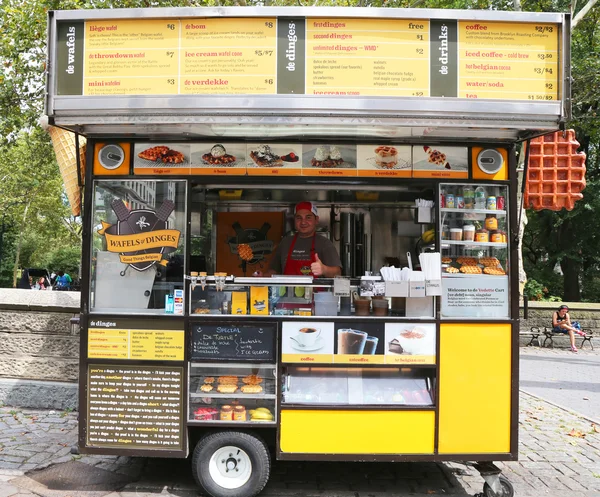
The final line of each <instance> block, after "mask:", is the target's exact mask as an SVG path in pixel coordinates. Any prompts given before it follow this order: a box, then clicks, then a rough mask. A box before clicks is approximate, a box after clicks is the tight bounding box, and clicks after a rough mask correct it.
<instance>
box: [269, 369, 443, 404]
mask: <svg viewBox="0 0 600 497" xmlns="http://www.w3.org/2000/svg"><path fill="white" fill-rule="evenodd" d="M434 385H435V369H433V370H431V369H415V368H334V367H317V366H313V367H302V366H287V367H286V368H285V372H284V374H283V380H282V397H281V403H282V404H285V405H323V406H346V405H347V406H353V407H354V406H374V405H380V406H383V405H387V406H433V405H434V399H435V391H434Z"/></svg>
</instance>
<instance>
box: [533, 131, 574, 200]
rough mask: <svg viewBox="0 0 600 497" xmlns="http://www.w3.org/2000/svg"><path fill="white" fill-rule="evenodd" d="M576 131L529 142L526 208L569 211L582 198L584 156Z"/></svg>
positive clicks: (556, 133)
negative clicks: (576, 137) (579, 149)
mask: <svg viewBox="0 0 600 497" xmlns="http://www.w3.org/2000/svg"><path fill="white" fill-rule="evenodd" d="M578 148H579V142H578V141H577V140H576V139H575V131H574V130H572V129H569V130H567V131H565V132H564V134H563V132H562V131H557V132H555V133H549V134H547V135H543V136H540V137H538V138H534V139H533V140H531V142H530V149H529V164H528V168H527V180H526V184H525V199H524V201H525V207H526V208H531V209H533V210H536V211H541V210H544V209H548V210H552V211H559V210H561V209H562V208H563V207H564V208H565V209H567V210H568V211H570V210H572V209H573V207H575V202H577V201H578V200H580V199H582V198H583V193H581V192H582V191H583V189H584V188H585V158H586V156H585V154H584V153H583V152H577V149H578Z"/></svg>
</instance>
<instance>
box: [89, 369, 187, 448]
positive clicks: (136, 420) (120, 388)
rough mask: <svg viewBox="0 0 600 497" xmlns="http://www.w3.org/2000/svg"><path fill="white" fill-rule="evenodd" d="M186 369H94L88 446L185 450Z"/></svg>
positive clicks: (90, 399)
mask: <svg viewBox="0 0 600 497" xmlns="http://www.w3.org/2000/svg"><path fill="white" fill-rule="evenodd" d="M183 376H184V375H183V368H180V367H178V368H168V367H146V366H114V365H113V366H110V365H105V364H102V365H92V364H90V365H89V366H88V371H87V392H88V397H87V405H88V408H87V430H86V433H87V440H86V444H87V446H93V447H119V448H123V449H152V450H183V436H184V434H183Z"/></svg>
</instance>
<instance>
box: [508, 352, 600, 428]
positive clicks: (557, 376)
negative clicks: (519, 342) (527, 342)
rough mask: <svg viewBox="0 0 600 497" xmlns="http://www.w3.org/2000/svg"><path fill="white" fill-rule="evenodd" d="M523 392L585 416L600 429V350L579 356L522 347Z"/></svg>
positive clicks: (579, 354)
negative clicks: (599, 426)
mask: <svg viewBox="0 0 600 497" xmlns="http://www.w3.org/2000/svg"><path fill="white" fill-rule="evenodd" d="M520 356H521V357H520V369H521V370H520V373H519V387H520V388H521V390H523V391H525V392H528V393H531V394H533V395H536V396H538V397H542V398H543V399H545V400H547V401H550V402H552V403H553V404H557V405H559V406H564V407H567V408H569V409H570V410H573V411H575V412H578V413H580V414H583V415H584V416H586V417H587V418H588V419H590V420H592V421H595V422H596V424H598V425H600V376H599V373H600V347H596V350H594V351H592V350H591V349H590V348H589V347H588V348H586V349H583V350H581V349H580V350H579V352H577V353H576V354H574V353H572V352H569V351H565V350H557V349H550V350H548V349H541V348H539V347H522V348H521V354H520Z"/></svg>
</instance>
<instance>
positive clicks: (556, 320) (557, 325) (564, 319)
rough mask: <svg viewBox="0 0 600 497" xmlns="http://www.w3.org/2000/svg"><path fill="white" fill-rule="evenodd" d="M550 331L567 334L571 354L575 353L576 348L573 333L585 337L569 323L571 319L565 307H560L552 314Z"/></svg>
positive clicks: (567, 308)
mask: <svg viewBox="0 0 600 497" xmlns="http://www.w3.org/2000/svg"><path fill="white" fill-rule="evenodd" d="M552 331H553V332H554V333H568V334H569V340H570V341H571V352H577V347H575V333H577V334H578V335H581V336H585V333H583V332H582V331H581V330H578V329H577V328H576V327H575V326H573V323H571V318H570V317H569V307H568V306H566V305H561V306H560V307H559V308H558V311H554V313H553V314H552Z"/></svg>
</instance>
